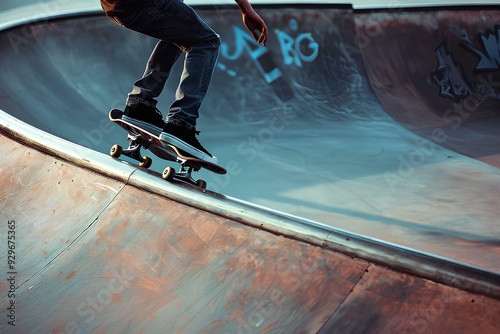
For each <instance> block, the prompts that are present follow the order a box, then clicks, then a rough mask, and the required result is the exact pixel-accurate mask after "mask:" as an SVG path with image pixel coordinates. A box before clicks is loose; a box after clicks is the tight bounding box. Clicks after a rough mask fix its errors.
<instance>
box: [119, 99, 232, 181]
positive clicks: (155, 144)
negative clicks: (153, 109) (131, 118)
mask: <svg viewBox="0 0 500 334" xmlns="http://www.w3.org/2000/svg"><path fill="white" fill-rule="evenodd" d="M122 116H123V112H122V111H121V110H119V109H112V110H111V111H110V112H109V119H110V120H111V121H112V122H113V123H116V124H118V125H119V126H120V127H122V128H123V129H125V130H126V131H127V133H128V135H127V140H128V141H129V144H128V148H126V149H124V148H122V147H121V146H120V145H118V144H115V145H113V146H112V147H111V150H110V152H109V154H110V155H111V156H112V157H113V158H118V157H120V156H121V155H122V154H123V155H125V156H127V157H129V158H132V159H134V160H137V161H139V166H141V167H144V168H149V167H151V163H152V159H151V158H150V157H147V156H142V154H141V147H143V148H145V149H148V150H149V151H151V152H153V154H154V155H156V156H157V157H159V158H161V159H163V160H167V161H172V162H176V163H179V164H180V168H179V171H175V169H174V168H172V167H170V166H168V167H166V168H165V169H164V170H163V173H162V178H163V179H164V180H167V181H169V182H171V181H174V180H177V181H181V182H184V183H188V184H193V185H195V186H198V187H200V188H202V189H205V188H206V187H207V183H206V182H205V181H204V180H195V179H194V178H193V177H192V176H191V173H192V172H193V171H194V172H197V171H199V170H200V169H202V168H205V169H206V170H209V171H211V172H214V173H217V174H226V173H227V171H226V169H224V168H223V167H221V166H219V165H217V164H214V163H211V162H208V161H204V160H201V159H198V158H195V157H192V156H189V155H186V154H184V153H183V152H182V151H181V150H179V149H178V148H177V147H175V146H174V145H171V144H169V143H166V142H163V141H161V140H160V137H159V136H157V135H155V134H152V133H151V132H148V131H146V130H144V129H142V128H140V127H138V126H137V125H134V124H132V123H130V122H127V121H125V120H123V119H122Z"/></svg>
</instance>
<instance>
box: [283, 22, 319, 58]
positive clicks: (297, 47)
mask: <svg viewBox="0 0 500 334" xmlns="http://www.w3.org/2000/svg"><path fill="white" fill-rule="evenodd" d="M276 35H277V37H278V40H279V42H280V46H281V52H282V53H283V60H284V61H285V64H286V65H292V64H295V65H296V66H298V67H302V61H305V62H312V61H314V59H316V57H317V56H318V53H319V45H318V43H316V41H315V40H314V38H313V37H312V35H311V34H309V33H303V34H300V35H299V36H298V37H297V38H296V39H294V38H293V37H292V36H290V35H288V34H287V33H285V32H283V31H280V30H278V31H277V32H276ZM303 42H304V43H303ZM303 46H305V47H304V48H303ZM303 49H304V50H303ZM307 49H309V50H307ZM306 51H310V52H307V53H306Z"/></svg>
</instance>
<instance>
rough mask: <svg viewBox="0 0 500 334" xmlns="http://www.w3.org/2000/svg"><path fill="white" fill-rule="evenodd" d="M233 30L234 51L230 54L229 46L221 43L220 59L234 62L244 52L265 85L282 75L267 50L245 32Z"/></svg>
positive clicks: (238, 29)
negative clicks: (261, 76)
mask: <svg viewBox="0 0 500 334" xmlns="http://www.w3.org/2000/svg"><path fill="white" fill-rule="evenodd" d="M233 30H234V33H235V37H236V49H235V51H234V53H233V54H231V53H230V52H229V46H228V45H227V44H225V43H223V44H222V47H221V55H222V57H224V58H226V59H228V60H236V59H238V58H239V57H241V55H242V54H243V52H244V51H246V52H247V53H248V54H249V55H250V58H251V59H252V60H253V61H254V62H255V64H256V65H257V68H258V69H259V71H260V72H261V73H262V75H263V76H264V79H265V80H266V82H267V83H271V82H273V81H275V80H277V79H278V78H280V77H281V76H282V75H283V74H282V73H281V71H280V70H279V69H278V68H277V67H276V65H275V64H274V62H273V60H272V57H271V56H270V55H269V50H268V49H267V48H265V47H264V46H261V45H260V44H258V43H257V42H256V41H255V40H254V39H253V37H252V35H250V34H249V33H248V32H247V31H245V30H242V29H240V28H239V27H233Z"/></svg>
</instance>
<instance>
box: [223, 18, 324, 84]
mask: <svg viewBox="0 0 500 334" xmlns="http://www.w3.org/2000/svg"><path fill="white" fill-rule="evenodd" d="M288 26H289V27H290V29H291V30H292V31H297V30H298V23H297V20H295V19H291V20H290V22H289V24H288ZM233 32H234V37H235V43H234V51H233V52H231V51H230V47H229V45H228V44H226V43H223V44H222V47H221V56H222V57H223V58H224V59H226V60H229V61H233V60H237V59H239V58H240V57H242V56H243V54H248V55H249V56H250V58H251V59H252V60H253V61H254V62H255V64H256V66H257V68H258V69H259V71H260V72H261V74H262V75H263V77H264V79H265V80H266V82H267V83H272V82H274V81H276V80H277V79H279V78H280V77H282V76H283V73H282V71H281V70H280V69H279V68H278V66H277V65H276V64H275V63H274V61H273V57H272V56H271V51H269V49H268V48H266V47H264V46H261V45H260V44H258V43H257V42H256V41H255V40H254V39H253V37H252V35H251V34H249V33H248V31H246V30H243V29H241V28H239V27H236V26H234V27H233ZM275 33H276V37H277V39H278V42H279V45H280V49H281V54H282V57H283V62H284V64H285V65H287V66H292V65H295V66H297V67H302V66H303V62H313V61H314V60H315V59H316V58H317V57H318V54H319V44H318V43H317V42H316V41H315V39H314V37H313V36H312V34H310V33H301V34H299V35H298V36H297V37H293V36H291V35H289V34H288V33H286V32H284V31H282V30H279V29H276V31H275ZM219 69H221V70H223V71H226V72H228V71H229V70H228V68H227V66H226V65H225V64H224V63H222V62H220V64H219ZM228 74H230V75H231V76H236V75H237V74H236V72H234V71H230V72H228Z"/></svg>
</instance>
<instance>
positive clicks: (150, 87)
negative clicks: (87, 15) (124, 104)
mask: <svg viewBox="0 0 500 334" xmlns="http://www.w3.org/2000/svg"><path fill="white" fill-rule="evenodd" d="M118 21H119V22H120V23H121V24H123V25H124V26H126V27H128V28H130V29H132V30H135V31H138V32H141V33H143V34H146V35H149V36H152V37H155V38H158V39H160V40H162V41H168V42H170V43H173V44H168V45H169V48H167V47H166V45H167V44H164V45H163V44H161V45H159V46H160V47H158V46H157V48H156V49H155V51H154V52H153V54H152V56H151V58H150V61H149V63H148V68H149V69H155V72H153V73H149V72H148V69H146V73H145V74H146V75H145V76H144V77H143V78H142V79H141V80H138V81H137V82H136V83H135V85H134V90H133V91H132V92H131V93H130V94H129V99H128V102H129V103H130V104H132V101H140V100H141V99H142V100H143V101H146V103H145V104H141V105H145V106H148V104H149V105H151V107H150V108H153V105H154V104H155V103H156V100H155V97H157V96H158V95H159V94H160V92H161V90H162V89H163V87H164V85H165V81H166V79H167V77H168V74H169V73H170V68H171V67H172V66H173V63H174V62H175V60H174V59H177V58H175V57H174V56H173V55H174V54H176V55H177V57H178V54H179V51H177V50H176V51H175V53H174V52H173V51H172V50H173V49H172V48H171V46H172V45H175V46H177V47H178V48H179V50H181V51H184V52H186V57H185V60H184V72H183V75H182V77H181V80H180V84H179V88H178V90H177V92H176V100H175V102H174V103H173V104H172V107H171V110H170V112H169V116H168V122H169V123H170V125H169V127H168V128H165V129H164V130H165V131H166V133H165V136H164V139H165V140H166V141H170V140H171V139H172V137H183V138H180V141H178V142H176V143H175V145H177V146H182V145H184V146H185V147H180V148H181V149H183V150H185V151H186V152H188V153H190V154H192V155H195V156H197V157H200V158H202V156H206V157H207V158H211V159H215V158H213V157H212V156H211V154H209V153H208V152H207V151H206V150H205V149H204V148H203V147H202V146H201V144H200V143H199V142H198V140H197V139H196V137H195V127H196V119H197V118H198V116H199V115H198V110H199V108H200V106H201V103H202V101H203V98H204V97H205V94H206V92H207V90H208V86H209V84H210V81H211V78H212V74H213V71H214V68H215V63H216V61H217V57H218V54H219V48H220V38H219V36H218V35H217V34H216V33H215V32H214V31H213V30H212V29H211V28H210V27H209V26H208V25H207V24H206V23H205V22H203V20H202V19H201V18H200V17H199V16H198V15H197V14H196V13H195V11H194V10H193V9H192V8H191V7H189V6H187V5H185V4H184V3H183V2H182V1H180V0H155V1H148V2H146V4H142V5H141V8H140V9H138V10H137V11H136V13H134V14H133V15H132V14H128V17H126V18H118ZM165 49H168V50H170V52H171V53H170V56H167V57H160V56H159V55H161V54H162V53H168V52H166V51H165ZM148 74H149V76H148ZM147 78H153V79H154V80H149V79H147ZM154 109H156V108H154ZM178 128H180V129H178ZM177 130H179V131H177ZM185 130H189V131H185ZM165 131H164V132H165ZM162 134H163V133H162Z"/></svg>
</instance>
